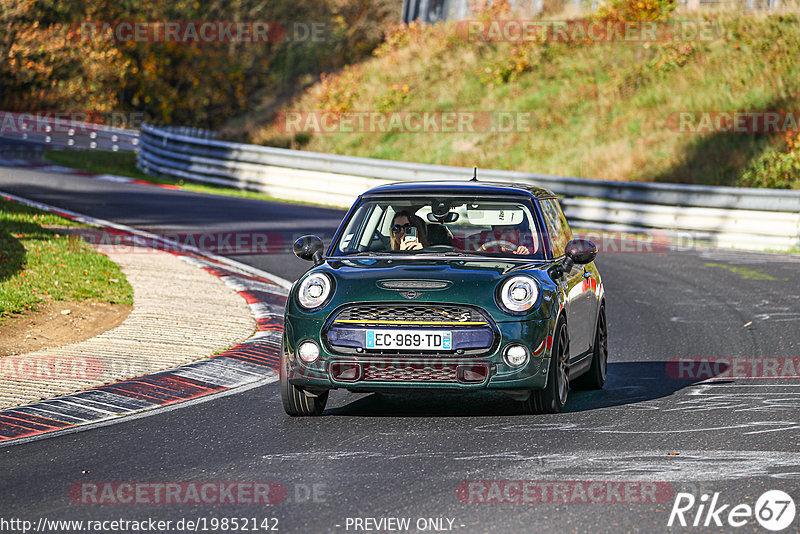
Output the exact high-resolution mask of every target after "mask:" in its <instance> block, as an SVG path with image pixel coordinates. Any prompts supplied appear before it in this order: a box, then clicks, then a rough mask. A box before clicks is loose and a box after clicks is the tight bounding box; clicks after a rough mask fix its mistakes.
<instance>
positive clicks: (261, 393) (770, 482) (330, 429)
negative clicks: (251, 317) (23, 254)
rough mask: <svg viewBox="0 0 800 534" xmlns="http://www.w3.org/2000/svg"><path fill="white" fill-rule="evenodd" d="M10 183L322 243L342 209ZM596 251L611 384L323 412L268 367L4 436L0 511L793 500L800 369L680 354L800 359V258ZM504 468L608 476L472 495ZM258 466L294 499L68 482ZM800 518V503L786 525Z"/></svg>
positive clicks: (287, 270)
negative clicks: (153, 494)
mask: <svg viewBox="0 0 800 534" xmlns="http://www.w3.org/2000/svg"><path fill="white" fill-rule="evenodd" d="M0 190H1V191H6V192H9V193H13V194H15V195H19V196H22V197H26V198H29V199H33V200H38V201H41V202H46V203H49V204H52V205H55V206H59V207H62V208H66V209H70V210H74V211H77V212H79V213H84V214H87V215H91V216H94V217H99V218H104V219H109V220H112V221H114V222H118V223H123V224H127V225H131V226H134V227H136V228H140V229H145V230H148V231H151V232H155V233H175V232H190V233H225V232H233V233H259V232H267V233H272V234H275V235H277V236H279V237H278V238H276V239H283V240H284V241H287V242H289V243H290V240H291V238H292V237H294V236H298V235H301V234H306V233H318V234H321V235H323V236H324V237H326V238H328V239H329V238H330V236H331V234H332V232H333V231H334V230H335V228H336V226H337V224H338V222H339V220H340V219H341V217H342V215H343V212H341V211H339V210H331V209H324V208H315V207H307V206H303V205H299V204H284V203H271V202H262V201H255V200H247V199H236V198H227V197H218V196H210V195H199V194H194V193H187V192H181V191H173V190H166V189H161V188H156V187H148V186H142V185H134V184H120V183H113V182H108V181H100V180H97V179H93V178H89V177H81V176H72V175H59V174H52V173H43V172H38V171H32V170H24V169H15V168H0ZM272 234H271V235H272ZM326 240H327V239H326ZM230 257H232V258H234V259H236V260H238V261H241V262H244V263H247V264H250V265H253V266H255V267H258V268H260V269H263V270H266V271H269V272H271V273H274V274H277V275H279V276H282V277H284V278H288V279H290V280H294V279H296V278H297V277H298V276H299V275H300V274H302V273H303V272H304V270H305V269H307V268H308V266H309V265H310V264H308V263H305V262H302V261H300V260H298V259H296V258H295V257H294V256H293V255H291V254H290V253H287V252H285V251H284V252H281V253H269V254H232V255H230ZM597 265H598V268H599V269H600V271H601V274H602V276H603V281H604V284H605V286H606V298H607V313H608V326H609V335H610V341H609V344H610V362H611V363H610V364H609V380H608V382H607V384H606V387H605V389H604V390H602V391H597V392H580V391H572V392H571V393H570V397H569V401H568V403H567V407H566V413H563V414H558V415H547V416H523V415H519V414H518V413H517V412H516V410H515V408H514V407H513V403H511V402H509V400H508V399H507V398H506V397H505V396H503V395H501V394H477V395H472V396H465V395H455V394H453V395H443V394H425V395H422V394H419V395H413V396H397V395H362V394H358V395H356V394H351V393H347V392H343V391H335V392H333V393H332V394H331V401H330V402H329V404H328V410H327V414H326V416H325V417H322V418H306V419H297V418H289V417H287V416H286V415H285V414H284V412H283V409H282V407H281V403H280V397H279V392H278V385H277V383H273V384H268V385H266V386H264V387H259V388H255V389H251V390H249V391H245V392H242V393H239V394H235V395H230V396H227V397H223V398H216V399H213V400H211V401H209V402H205V403H201V404H196V405H191V406H185V407H182V408H179V409H176V410H173V411H169V412H164V413H158V414H155V415H152V416H150V417H144V418H140V419H132V420H129V421H123V422H122V423H120V424H116V425H112V426H107V427H102V428H94V429H90V430H87V431H83V432H78V433H75V434H71V435H66V436H58V437H54V438H51V439H45V440H41V441H37V442H32V443H25V444H21V445H16V446H11V447H7V448H4V449H0V473H2V485H0V503H2V504H0V510H1V511H2V512H1V513H0V515H1V516H2V517H4V518H20V519H27V520H31V521H33V522H34V523H35V522H36V521H38V520H39V519H40V518H47V519H49V520H56V519H59V520H66V519H79V520H112V519H120V518H122V519H134V520H142V519H147V518H154V519H163V520H171V521H173V524H174V522H176V521H177V520H180V519H181V518H187V519H192V520H197V519H198V518H206V521H208V520H210V519H211V518H232V517H247V518H252V517H255V518H258V519H259V525H260V519H261V518H265V517H272V518H277V519H278V528H279V529H280V531H283V532H356V531H360V532H364V531H367V530H364V529H356V526H357V525H358V524H357V523H355V522H354V518H366V517H371V518H381V517H399V518H410V519H411V527H412V528H411V529H410V530H409V531H411V532H417V531H418V530H417V525H416V522H417V520H418V519H419V518H444V519H443V520H442V521H441V522H440V523H433V522H431V523H429V526H440V527H443V528H447V527H449V528H451V529H452V530H456V531H458V532H538V531H542V532H549V531H561V532H574V531H579V532H585V531H592V532H634V531H642V532H659V531H666V530H668V529H667V521H668V518H669V515H670V510H671V509H672V505H673V500H674V496H675V494H676V493H678V492H689V493H692V494H693V495H694V496H695V497H696V498H697V499H698V500H699V499H700V496H701V495H702V494H704V493H705V494H707V495H713V494H714V493H715V492H719V493H720V495H719V497H718V500H719V501H718V502H719V503H720V504H729V505H730V507H729V508H728V510H730V508H731V507H733V506H734V505H737V504H740V503H745V504H749V505H751V506H753V505H755V504H756V500H757V499H758V497H759V496H760V495H761V494H762V493H763V492H765V491H766V490H772V489H779V490H783V491H785V492H787V493H788V494H789V495H790V496H792V497H793V498H794V500H795V502H797V503H798V507H800V409H799V408H798V406H800V382H798V380H796V378H797V376H798V374H800V370H796V371H795V372H794V376H793V377H786V378H766V379H765V378H758V379H745V378H733V379H729V380H724V379H719V378H724V377H718V379H715V380H710V381H709V380H706V378H707V377H697V378H687V377H685V376H684V377H681V376H678V375H677V374H676V372H675V368H674V367H670V366H669V365H668V362H670V361H671V360H674V359H677V358H701V357H705V358H709V357H739V358H766V359H769V360H770V361H778V362H785V361H787V360H783V358H795V360H797V359H798V356H800V285H798V282H800V275H799V274H798V272H799V271H800V259H799V258H798V257H796V256H792V255H780V254H761V253H747V252H734V251H726V250H704V249H695V248H693V249H690V250H663V251H661V252H627V253H613V252H608V251H607V252H606V253H602V252H601V254H600V255H599V256H598V260H597ZM789 361H790V362H791V360H789ZM497 480H501V481H539V482H546V483H558V484H561V486H553V487H558V488H561V489H563V488H564V487H567V488H569V490H568V491H569V492H574V491H576V490H575V488H576V483H575V481H586V482H589V481H597V482H601V485H599V486H594V489H593V490H592V491H593V492H594V493H592V495H593V496H594V497H597V496H598V495H600V493H599V492H598V491H599V490H597V488H603V490H602V492H601V493H602V497H601V498H599V499H588V498H584V499H583V500H581V497H580V494H578V495H577V496H576V495H575V494H572V495H571V497H570V499H568V500H569V501H570V502H566V503H565V502H544V503H541V502H534V503H517V502H503V503H496V502H495V503H485V502H471V500H470V496H471V495H472V500H473V501H474V500H476V499H478V498H483V497H487V496H491V495H490V493H489V489H491V488H492V485H491V484H489V483H485V482H484V483H483V486H473V488H476V487H484V488H487V491H486V492H484V493H480V492H476V493H474V494H470V493H469V491H468V488H469V487H470V486H469V485H468V484H466V483H468V482H469V481H472V482H475V481H478V482H480V481H497ZM254 481H255V482H277V483H280V484H282V485H283V487H284V488H285V489H286V498H285V499H284V500H283V501H282V502H280V503H278V504H274V505H272V506H263V505H254V504H244V503H242V502H239V503H236V504H229V503H215V504H205V503H199V504H196V503H192V502H187V503H183V504H102V505H100V504H92V503H83V502H81V498H80V496H77V497H76V494H75V491H79V490H81V489H85V488H87V487H89V488H92V487H100V486H99V484H101V483H104V482H128V483H136V482H177V483H189V482H198V483H199V482H254ZM620 482H623V483H626V484H623V485H622V486H620V485H619V484H617V483H620ZM81 484H89V486H86V485H84V486H81ZM92 484H96V486H92ZM565 485H566V486H565ZM578 485H579V486H580V484H578ZM494 487H495V489H496V488H497V487H501V486H498V485H495V486H494ZM540 487H541V485H540ZM547 487H550V486H547ZM581 487H582V488H584V489H585V488H587V487H588V485H584V486H581ZM76 488H77V490H76ZM465 488H466V489H465ZM642 488H645V491H644V494H642V492H641V491H639V490H641V489H642ZM71 489H72V491H73V493H72V494H70V491H71ZM313 489H315V490H316V495H313V493H314V492H313V491H312V490H313ZM578 489H581V488H580V487H579V488H578ZM653 489H655V492H654V493H652V495H651V494H650V493H648V492H649V491H650V490H653ZM626 490H627V491H628V492H629V493H628V494H627V495H626V494H625V491H626ZM637 491H639V493H637ZM634 494H636V495H634ZM479 495H481V496H482V497H479ZM498 495H499V498H500V499H501V500H502V499H503V496H502V494H497V493H496V494H495V495H494V498H498ZM509 495H510V496H513V495H514V491H513V487H512V490H511V491H510V493H509ZM651 497H652V498H651ZM544 500H549V501H553V500H555V501H559V499H558V498H557V497H556V498H552V494H551V495H550V498H547V497H545V499H544ZM561 500H562V501H563V499H561ZM593 500H595V501H597V502H592V501H593ZM76 501H78V502H76ZM465 501H466V502H465ZM621 501H628V502H621ZM641 501H646V502H641ZM653 501H655V502H653ZM698 502H699V501H698ZM728 510H726V511H725V512H724V513H723V514H722V515H721V516H720V517H721V519H722V520H723V521H725V520H726V518H727V511H728ZM696 511H697V505H695V507H694V508H693V509H692V510H691V511H690V512H687V514H686V518H687V519H688V520H689V521H693V520H694V518H695V515H697V514H696ZM348 518H349V519H348ZM705 519H706V517H705V515H703V517H702V518H701V525H702V521H705ZM449 520H452V522H450V521H449ZM746 521H747V524H746V525H745V526H743V527H741V528H737V529H732V527H730V526H728V525H727V524H726V525H725V527H724V528H722V527H716V526H714V524H713V521H712V523H711V525H710V526H709V527H705V528H703V527H701V528H699V529H698V528H695V529H691V528H689V529H682V528H678V527H674V528H673V530H676V531H681V530H691V531H695V532H699V531H711V532H720V531H723V530H724V531H732V530H735V531H737V532H766V530H764V529H763V528H762V527H761V526H760V525H759V524H758V522H757V521H756V519H755V518H754V517H749V518H748V519H746ZM367 525H372V524H371V523H362V526H367ZM798 525H800V519H797V518H796V519H795V521H794V523H793V524H792V525H791V526H790V527H788V528H787V530H786V532H793V531H797V530H798ZM208 526H209V527H210V524H208ZM251 526H252V525H251ZM383 526H384V527H386V526H387V524H384V525H383ZM214 530H216V531H221V530H222V529H221V527H219V528H217V529H213V530H210V531H214ZM388 530H389V529H387V528H383V529H382V531H388ZM262 531H263V530H262ZM373 531H376V530H373Z"/></svg>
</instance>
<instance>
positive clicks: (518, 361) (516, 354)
mask: <svg viewBox="0 0 800 534" xmlns="http://www.w3.org/2000/svg"><path fill="white" fill-rule="evenodd" d="M505 358H506V363H507V364H508V365H510V366H511V367H519V366H520V365H523V364H524V363H525V362H527V361H528V349H527V348H525V346H523V345H509V346H508V348H507V349H506V354H505Z"/></svg>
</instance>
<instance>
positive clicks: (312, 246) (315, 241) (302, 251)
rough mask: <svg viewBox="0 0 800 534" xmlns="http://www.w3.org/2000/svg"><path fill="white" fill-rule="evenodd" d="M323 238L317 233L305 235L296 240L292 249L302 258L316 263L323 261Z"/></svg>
mask: <svg viewBox="0 0 800 534" xmlns="http://www.w3.org/2000/svg"><path fill="white" fill-rule="evenodd" d="M323 248H325V246H324V245H323V244H322V239H320V238H319V237H317V236H315V235H304V236H303V237H301V238H299V239H298V240H297V241H295V242H294V246H293V247H292V250H293V251H294V255H295V256H297V257H298V258H300V259H301V260H306V261H313V262H314V265H320V264H321V263H322V249H323Z"/></svg>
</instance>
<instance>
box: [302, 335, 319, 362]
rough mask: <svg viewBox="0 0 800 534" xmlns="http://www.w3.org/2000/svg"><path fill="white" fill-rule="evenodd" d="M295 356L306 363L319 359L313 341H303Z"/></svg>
mask: <svg viewBox="0 0 800 534" xmlns="http://www.w3.org/2000/svg"><path fill="white" fill-rule="evenodd" d="M297 356H299V357H300V359H301V360H303V361H304V362H306V363H311V362H313V361H315V360H316V359H317V358H319V347H318V346H317V344H316V343H314V342H313V341H310V340H309V341H303V342H302V343H300V346H299V347H297Z"/></svg>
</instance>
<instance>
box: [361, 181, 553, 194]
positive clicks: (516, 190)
mask: <svg viewBox="0 0 800 534" xmlns="http://www.w3.org/2000/svg"><path fill="white" fill-rule="evenodd" d="M526 193H527V194H529V195H533V196H534V197H537V198H538V197H554V196H556V195H555V194H554V193H553V192H552V191H550V190H549V189H545V188H544V187H539V186H535V185H530V184H521V183H506V182H480V181H472V180H464V181H457V180H440V181H435V182H396V183H393V184H386V185H380V186H378V187H373V188H372V189H370V190H369V191H367V192H366V193H364V194H363V196H365V197H371V196H382V195H398V194H403V195H411V194H426V195H430V194H445V195H458V194H466V195H524V194H526Z"/></svg>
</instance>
